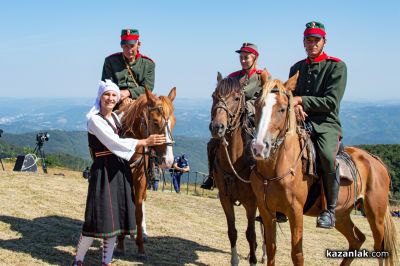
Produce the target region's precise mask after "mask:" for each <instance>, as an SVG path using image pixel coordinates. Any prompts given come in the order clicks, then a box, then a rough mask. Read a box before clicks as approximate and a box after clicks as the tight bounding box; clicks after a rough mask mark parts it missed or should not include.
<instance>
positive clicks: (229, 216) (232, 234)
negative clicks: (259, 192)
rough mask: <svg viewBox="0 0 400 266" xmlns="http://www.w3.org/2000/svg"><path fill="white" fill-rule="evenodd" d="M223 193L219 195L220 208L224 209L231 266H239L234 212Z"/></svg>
mask: <svg viewBox="0 0 400 266" xmlns="http://www.w3.org/2000/svg"><path fill="white" fill-rule="evenodd" d="M222 194H224V193H221V192H220V193H219V196H220V198H219V199H220V201H221V205H222V208H223V209H224V212H225V216H226V222H227V224H228V237H229V241H230V243H231V265H235V266H236V265H239V257H238V254H237V249H236V240H237V230H236V228H235V210H234V209H233V204H232V202H231V201H230V199H229V197H226V196H223V195H222Z"/></svg>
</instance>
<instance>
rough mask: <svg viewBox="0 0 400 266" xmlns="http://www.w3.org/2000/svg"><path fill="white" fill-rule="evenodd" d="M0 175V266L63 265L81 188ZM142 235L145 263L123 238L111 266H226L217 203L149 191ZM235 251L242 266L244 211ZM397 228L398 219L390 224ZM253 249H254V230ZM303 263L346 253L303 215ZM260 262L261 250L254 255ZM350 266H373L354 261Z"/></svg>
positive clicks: (362, 222)
mask: <svg viewBox="0 0 400 266" xmlns="http://www.w3.org/2000/svg"><path fill="white" fill-rule="evenodd" d="M6 167H7V169H8V170H7V171H0V187H1V190H0V202H1V205H0V265H69V263H70V262H71V260H72V255H73V253H74V249H75V245H76V243H77V238H78V236H79V233H80V228H81V225H82V218H83V212H84V207H85V200H86V189H87V182H86V181H85V180H84V179H83V178H81V173H77V172H71V171H67V170H63V169H50V170H49V174H47V175H44V174H40V173H38V174H33V173H20V172H12V171H10V169H11V167H10V166H9V165H6ZM54 173H63V174H65V176H60V175H54ZM146 208H147V224H148V231H149V234H150V239H149V243H147V244H146V251H147V253H148V258H147V260H145V261H143V260H141V259H139V258H138V257H137V255H136V246H135V244H134V242H133V241H132V239H127V240H126V244H127V248H128V250H127V253H126V255H125V256H123V257H119V258H115V260H114V263H113V265H132V264H133V265H142V264H144V265H229V262H230V245H229V241H228V236H227V234H226V231H227V228H226V221H225V216H224V214H223V211H222V208H221V206H220V203H219V201H218V200H216V199H214V198H207V197H196V196H190V195H186V194H176V193H168V192H164V193H163V192H153V191H150V192H149V195H148V201H147V206H146ZM235 210H236V213H237V229H238V235H239V239H238V253H239V255H240V259H241V261H242V264H243V265H246V264H247V263H245V262H244V257H245V256H246V255H247V252H248V246H247V241H246V238H245V235H244V232H245V225H246V220H245V216H244V209H243V208H242V207H237V208H236V209H235ZM353 220H354V221H355V223H356V224H357V225H358V226H359V227H360V229H361V230H362V231H363V232H364V233H365V234H366V236H367V241H366V243H365V244H364V246H363V248H366V249H368V250H372V234H371V231H370V229H369V226H368V223H367V221H366V219H365V218H362V217H361V216H354V218H353ZM395 222H396V225H397V228H400V221H399V219H396V220H395ZM281 230H282V232H278V253H277V263H276V264H277V265H290V264H291V261H290V232H289V226H288V224H287V223H286V224H283V225H281ZM257 239H258V243H259V244H260V243H261V240H260V236H259V232H258V231H257ZM303 243H304V252H305V264H306V265H323V264H324V265H338V264H339V263H340V261H339V260H335V259H326V258H325V255H324V254H325V249H327V248H330V249H346V248H347V244H346V240H345V239H344V238H343V237H342V236H341V235H340V234H339V233H338V232H336V231H334V230H323V229H317V228H315V220H314V218H309V217H305V223H304V241H303ZM99 247H100V243H99V242H98V241H97V242H95V244H94V246H93V247H92V248H91V249H90V251H89V253H88V254H87V256H86V261H85V262H86V264H85V265H99V262H100V256H101V255H100V250H99ZM257 257H258V258H260V257H261V249H260V248H259V249H258V250H257ZM353 265H377V261H375V260H366V259H359V260H357V261H356V262H355V263H354V264H353Z"/></svg>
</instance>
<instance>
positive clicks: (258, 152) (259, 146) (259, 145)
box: [251, 139, 271, 160]
mask: <svg viewBox="0 0 400 266" xmlns="http://www.w3.org/2000/svg"><path fill="white" fill-rule="evenodd" d="M270 150H271V149H270V145H269V144H268V142H267V141H265V142H264V141H260V140H255V139H254V140H253V141H252V143H251V151H252V154H253V157H254V159H264V160H265V159H267V158H268V157H269V153H270Z"/></svg>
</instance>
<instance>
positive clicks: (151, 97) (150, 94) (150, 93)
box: [144, 86, 155, 102]
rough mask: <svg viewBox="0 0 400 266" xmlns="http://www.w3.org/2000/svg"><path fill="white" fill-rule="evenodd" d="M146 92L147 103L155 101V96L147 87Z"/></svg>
mask: <svg viewBox="0 0 400 266" xmlns="http://www.w3.org/2000/svg"><path fill="white" fill-rule="evenodd" d="M144 92H145V94H146V98H147V101H151V102H154V101H155V99H154V98H155V97H154V94H153V93H152V92H151V90H149V89H148V88H147V87H146V86H145V87H144Z"/></svg>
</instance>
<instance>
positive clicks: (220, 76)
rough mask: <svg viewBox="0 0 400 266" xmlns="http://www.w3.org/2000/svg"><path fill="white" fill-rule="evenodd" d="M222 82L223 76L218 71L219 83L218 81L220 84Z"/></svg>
mask: <svg viewBox="0 0 400 266" xmlns="http://www.w3.org/2000/svg"><path fill="white" fill-rule="evenodd" d="M221 80H222V74H221V73H220V72H219V71H218V74H217V81H218V83H219V82H220V81H221Z"/></svg>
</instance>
